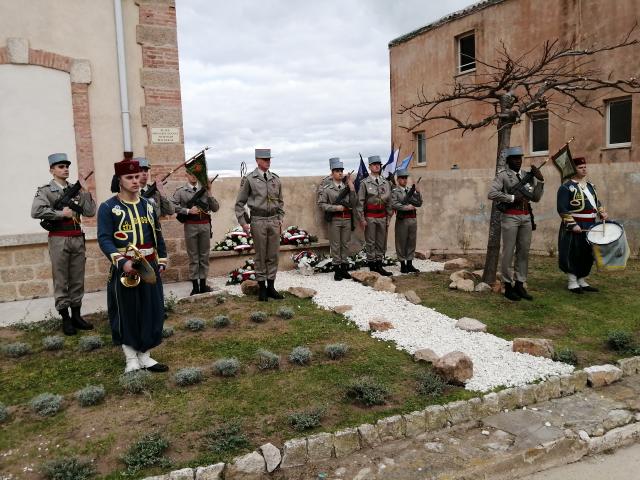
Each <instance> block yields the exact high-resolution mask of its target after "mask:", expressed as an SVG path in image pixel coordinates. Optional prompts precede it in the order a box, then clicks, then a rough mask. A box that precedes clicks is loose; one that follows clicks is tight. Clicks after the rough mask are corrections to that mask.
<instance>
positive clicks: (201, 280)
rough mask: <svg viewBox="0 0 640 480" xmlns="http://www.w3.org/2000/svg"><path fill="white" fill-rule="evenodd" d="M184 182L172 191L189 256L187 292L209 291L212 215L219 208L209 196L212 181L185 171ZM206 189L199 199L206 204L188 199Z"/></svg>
mask: <svg viewBox="0 0 640 480" xmlns="http://www.w3.org/2000/svg"><path fill="white" fill-rule="evenodd" d="M186 175H187V183H185V184H184V185H183V186H181V187H178V189H177V190H176V191H175V193H174V194H173V203H174V205H175V209H176V210H175V211H176V213H177V214H178V219H179V220H180V221H182V222H183V223H184V241H185V244H186V247H187V255H189V278H190V279H191V283H192V284H193V288H192V289H191V293H190V295H196V294H198V293H207V292H211V287H209V286H208V285H207V275H208V274H209V251H210V250H211V214H212V213H214V212H217V211H218V209H219V208H220V205H219V204H218V201H217V200H216V199H215V198H214V197H213V196H212V195H211V184H209V185H200V182H198V179H197V178H196V177H195V176H194V175H191V174H190V173H189V172H186ZM200 188H206V189H207V192H206V193H205V194H204V195H202V197H201V199H202V202H203V203H205V204H206V207H202V206H198V205H194V206H192V207H191V208H189V207H188V203H189V201H190V200H191V199H192V198H193V196H194V195H195V194H196V193H197V192H198V190H200Z"/></svg>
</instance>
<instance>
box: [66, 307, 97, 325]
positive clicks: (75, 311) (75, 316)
mask: <svg viewBox="0 0 640 480" xmlns="http://www.w3.org/2000/svg"><path fill="white" fill-rule="evenodd" d="M71 323H72V324H73V326H74V327H75V328H77V329H78V330H93V325H91V324H90V323H89V322H87V321H85V319H84V318H82V317H81V316H80V306H77V307H71Z"/></svg>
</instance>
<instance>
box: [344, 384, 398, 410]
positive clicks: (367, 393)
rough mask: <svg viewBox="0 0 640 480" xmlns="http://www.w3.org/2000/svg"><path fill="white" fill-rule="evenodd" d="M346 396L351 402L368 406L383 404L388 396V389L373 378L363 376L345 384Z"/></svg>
mask: <svg viewBox="0 0 640 480" xmlns="http://www.w3.org/2000/svg"><path fill="white" fill-rule="evenodd" d="M346 396H347V398H348V399H349V400H351V401H353V402H356V403H359V404H361V405H365V406H367V407H370V406H372V405H383V404H384V403H385V402H386V400H387V397H388V396H389V391H388V390H387V388H386V387H385V386H384V385H381V384H380V383H378V381H377V380H375V379H374V378H371V377H367V376H364V377H360V378H357V379H355V380H353V381H352V382H351V383H350V384H349V385H347V389H346Z"/></svg>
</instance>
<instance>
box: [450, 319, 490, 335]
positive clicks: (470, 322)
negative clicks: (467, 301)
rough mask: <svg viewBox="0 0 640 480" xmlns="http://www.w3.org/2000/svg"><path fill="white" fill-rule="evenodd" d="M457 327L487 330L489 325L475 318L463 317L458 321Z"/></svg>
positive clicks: (470, 329) (467, 329)
mask: <svg viewBox="0 0 640 480" xmlns="http://www.w3.org/2000/svg"><path fill="white" fill-rule="evenodd" d="M456 327H457V328H459V329H460V330H466V331H467V332H486V331H487V326H486V325H485V324H484V323H482V322H481V321H480V320H476V319H475V318H469V317H462V318H461V319H460V320H458V321H457V322H456Z"/></svg>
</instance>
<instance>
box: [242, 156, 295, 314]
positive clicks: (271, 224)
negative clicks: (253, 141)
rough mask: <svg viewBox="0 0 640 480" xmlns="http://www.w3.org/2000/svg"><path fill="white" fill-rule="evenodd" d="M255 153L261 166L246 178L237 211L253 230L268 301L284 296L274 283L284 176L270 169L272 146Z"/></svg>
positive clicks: (263, 298) (258, 272) (264, 296)
mask: <svg viewBox="0 0 640 480" xmlns="http://www.w3.org/2000/svg"><path fill="white" fill-rule="evenodd" d="M255 156H256V163H257V164H258V167H257V168H256V169H255V170H254V171H253V172H251V173H249V174H248V175H246V176H245V177H244V178H243V179H242V183H241V185H240V191H239V192H238V197H237V199H236V206H235V213H236V218H237V219H238V223H239V224H240V225H241V226H242V228H243V229H244V231H245V232H247V233H249V232H251V235H252V237H253V248H254V249H255V251H256V255H255V264H256V266H255V269H256V279H257V281H258V285H259V291H258V299H259V300H260V301H261V302H266V301H267V300H268V299H269V297H271V298H275V299H282V298H283V297H282V295H280V293H279V292H278V291H277V290H276V289H275V286H274V283H275V279H276V273H277V272H278V252H279V249H280V233H281V232H282V219H283V218H284V201H283V200H282V185H281V183H280V177H278V175H276V174H275V173H273V172H272V171H270V170H269V167H270V166H271V149H269V148H256V151H255ZM245 205H247V206H248V207H249V211H250V214H251V225H249V224H248V223H247V220H246V218H245V209H244V208H245ZM265 281H266V284H265Z"/></svg>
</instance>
